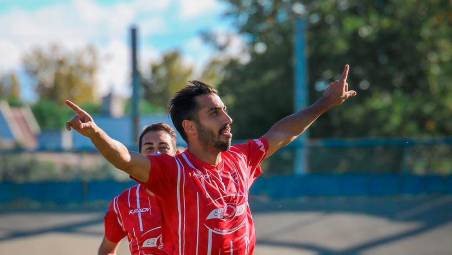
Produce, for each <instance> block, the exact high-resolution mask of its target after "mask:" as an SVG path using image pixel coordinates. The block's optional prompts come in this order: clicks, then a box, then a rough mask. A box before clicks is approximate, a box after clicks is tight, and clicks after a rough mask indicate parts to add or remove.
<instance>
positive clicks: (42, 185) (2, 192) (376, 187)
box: [0, 174, 452, 204]
mask: <svg viewBox="0 0 452 255" xmlns="http://www.w3.org/2000/svg"><path fill="white" fill-rule="evenodd" d="M133 184H134V183H133V182H116V181H89V182H84V181H74V182H39V183H22V184H17V183H1V184H0V204H8V203H14V202H17V201H23V202H31V201H33V202H39V203H55V204H70V203H77V204H81V203H88V202H95V201H110V200H111V199H112V198H113V197H114V196H115V195H117V194H119V193H120V192H121V191H123V190H125V189H126V188H128V187H129V186H131V185H133ZM251 194H252V195H253V196H265V197H268V198H271V199H284V198H296V197H303V196H393V195H420V194H452V176H414V175H397V174H384V175H305V176H297V177H294V176H274V177H263V178H261V179H259V180H258V181H257V182H256V183H255V184H254V187H253V189H252V192H251Z"/></svg>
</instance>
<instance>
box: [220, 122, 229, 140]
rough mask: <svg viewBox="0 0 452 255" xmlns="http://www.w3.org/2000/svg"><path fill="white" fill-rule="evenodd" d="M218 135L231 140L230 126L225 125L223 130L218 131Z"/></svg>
mask: <svg viewBox="0 0 452 255" xmlns="http://www.w3.org/2000/svg"><path fill="white" fill-rule="evenodd" d="M220 135H223V136H226V137H227V138H231V137H232V133H231V126H230V125H226V126H225V127H224V128H222V129H221V130H220Z"/></svg>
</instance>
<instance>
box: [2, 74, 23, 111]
mask: <svg viewBox="0 0 452 255" xmlns="http://www.w3.org/2000/svg"><path fill="white" fill-rule="evenodd" d="M0 99H5V100H7V101H8V103H10V104H11V105H17V106H18V105H21V104H22V98H21V87H20V82H19V79H18V78H17V75H16V74H15V73H10V74H5V75H3V76H2V77H1V78H0Z"/></svg>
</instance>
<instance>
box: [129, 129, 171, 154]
mask: <svg viewBox="0 0 452 255" xmlns="http://www.w3.org/2000/svg"><path fill="white" fill-rule="evenodd" d="M138 150H139V152H140V153H141V154H143V155H150V154H157V153H162V154H168V155H171V156H174V155H176V151H177V148H176V132H175V131H174V130H173V129H172V128H171V127H170V126H169V125H168V124H165V123H155V124H152V125H149V126H147V127H145V128H144V129H143V131H142V132H141V134H140V137H139V139H138Z"/></svg>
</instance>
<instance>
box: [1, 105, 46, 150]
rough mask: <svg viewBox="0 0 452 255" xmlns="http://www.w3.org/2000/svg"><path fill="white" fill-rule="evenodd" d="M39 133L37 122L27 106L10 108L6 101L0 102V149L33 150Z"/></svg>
mask: <svg viewBox="0 0 452 255" xmlns="http://www.w3.org/2000/svg"><path fill="white" fill-rule="evenodd" d="M39 133H40V128H39V125H38V122H37V121H36V119H35V117H34V115H33V113H32V111H31V109H30V107H29V106H21V107H11V106H10V105H9V104H8V103H7V102H6V101H0V149H11V148H15V147H21V148H24V149H35V148H37V146H38V139H37V136H38V134H39Z"/></svg>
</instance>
